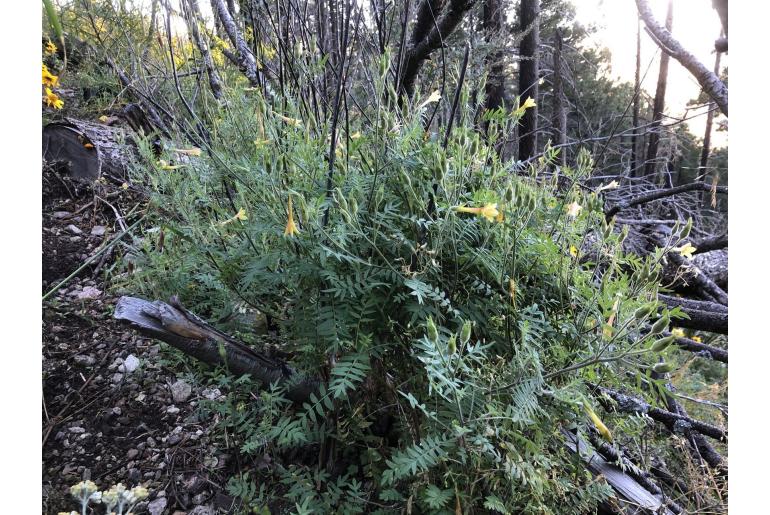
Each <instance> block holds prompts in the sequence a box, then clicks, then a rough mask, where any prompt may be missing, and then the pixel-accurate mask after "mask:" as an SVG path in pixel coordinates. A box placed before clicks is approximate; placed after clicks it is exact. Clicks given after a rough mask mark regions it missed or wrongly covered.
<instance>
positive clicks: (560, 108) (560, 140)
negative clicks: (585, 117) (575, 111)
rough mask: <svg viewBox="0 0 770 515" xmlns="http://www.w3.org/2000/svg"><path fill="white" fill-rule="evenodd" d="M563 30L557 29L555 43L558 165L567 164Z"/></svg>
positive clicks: (555, 128) (554, 95) (554, 87)
mask: <svg viewBox="0 0 770 515" xmlns="http://www.w3.org/2000/svg"><path fill="white" fill-rule="evenodd" d="M561 51H562V37H561V30H560V29H556V31H555V33H554V42H553V118H554V119H553V126H554V142H555V143H556V145H558V146H559V147H560V149H559V157H558V161H557V162H558V163H559V165H561V166H564V165H566V164H567V106H566V105H565V104H566V97H565V96H564V83H563V80H562V76H561Z"/></svg>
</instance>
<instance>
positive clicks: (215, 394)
mask: <svg viewBox="0 0 770 515" xmlns="http://www.w3.org/2000/svg"><path fill="white" fill-rule="evenodd" d="M201 395H203V397H205V398H206V399H208V400H210V401H214V400H217V399H219V398H220V397H222V392H221V391H219V388H206V389H204V390H203V391H202V392H201Z"/></svg>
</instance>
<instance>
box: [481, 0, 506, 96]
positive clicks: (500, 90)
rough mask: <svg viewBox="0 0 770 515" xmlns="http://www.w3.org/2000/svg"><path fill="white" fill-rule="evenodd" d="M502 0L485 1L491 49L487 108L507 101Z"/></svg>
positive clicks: (485, 17)
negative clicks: (501, 39)
mask: <svg viewBox="0 0 770 515" xmlns="http://www.w3.org/2000/svg"><path fill="white" fill-rule="evenodd" d="M502 4H503V2H502V0H486V1H485V2H484V12H483V21H484V33H485V34H484V36H485V40H486V42H487V45H489V47H490V48H493V49H494V50H491V51H490V52H489V53H488V54H487V56H486V66H487V70H488V72H487V75H488V77H487V82H486V85H485V86H484V93H485V94H486V104H487V109H490V110H491V109H497V108H498V107H500V106H502V105H503V103H504V102H505V67H504V64H503V42H502V41H500V36H501V31H502V27H503V14H504V10H503V5H502Z"/></svg>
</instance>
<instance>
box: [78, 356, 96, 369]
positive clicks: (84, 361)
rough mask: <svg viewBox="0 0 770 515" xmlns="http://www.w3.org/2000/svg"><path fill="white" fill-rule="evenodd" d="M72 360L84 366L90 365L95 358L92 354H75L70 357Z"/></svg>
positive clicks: (94, 361)
mask: <svg viewBox="0 0 770 515" xmlns="http://www.w3.org/2000/svg"><path fill="white" fill-rule="evenodd" d="M72 360H73V361H74V362H75V363H77V364H78V365H81V366H84V367H90V366H91V365H93V364H94V363H96V358H94V357H93V356H89V355H87V354H76V355H75V357H73V358H72Z"/></svg>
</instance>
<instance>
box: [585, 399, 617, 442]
mask: <svg viewBox="0 0 770 515" xmlns="http://www.w3.org/2000/svg"><path fill="white" fill-rule="evenodd" d="M583 407H584V408H585V410H586V413H588V416H589V417H590V418H591V422H593V423H594V426H596V430H597V431H599V434H601V435H602V438H604V439H605V440H607V441H608V442H612V433H611V432H610V430H609V429H607V426H605V425H604V422H602V420H601V419H600V418H599V416H598V415H597V414H596V413H594V410H592V409H591V407H590V406H589V405H588V404H584V405H583Z"/></svg>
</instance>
